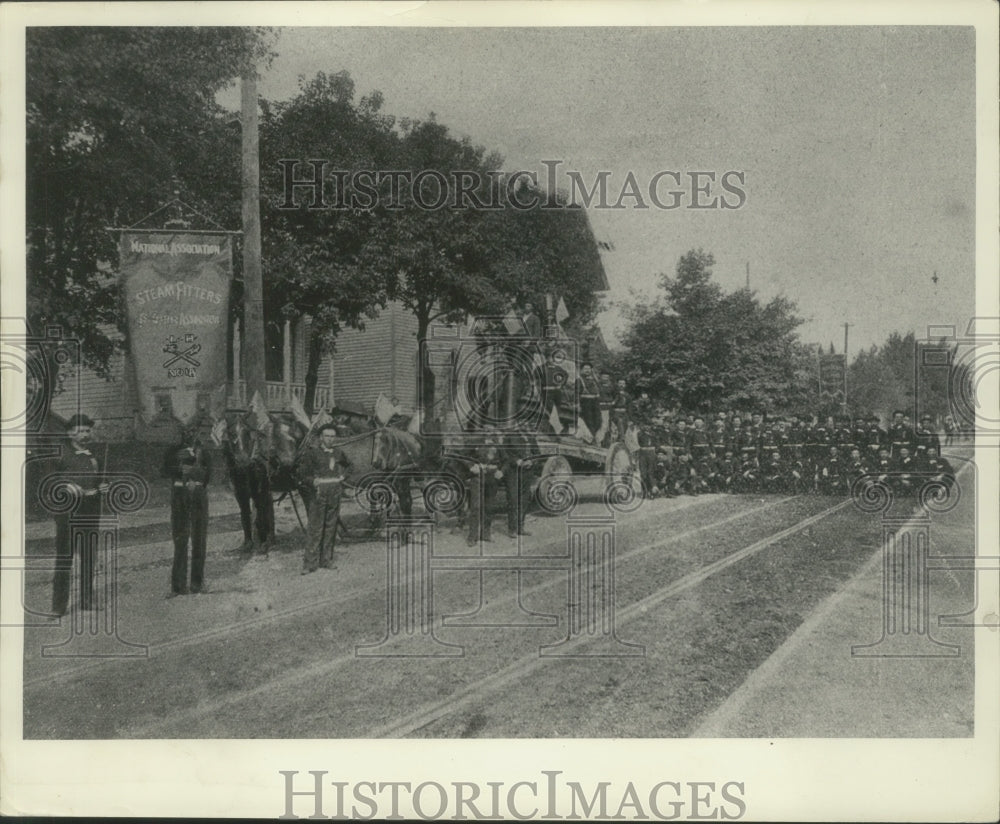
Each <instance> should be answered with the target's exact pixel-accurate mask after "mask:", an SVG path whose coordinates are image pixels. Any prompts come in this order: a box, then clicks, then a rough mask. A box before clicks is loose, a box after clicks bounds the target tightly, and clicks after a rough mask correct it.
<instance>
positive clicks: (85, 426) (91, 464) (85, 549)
mask: <svg viewBox="0 0 1000 824" xmlns="http://www.w3.org/2000/svg"><path fill="white" fill-rule="evenodd" d="M93 428H94V422H93V421H92V420H91V419H90V418H88V417H87V416H86V415H74V416H73V417H72V418H70V419H69V422H68V423H67V424H66V443H65V444H63V446H62V452H61V455H60V457H59V464H58V467H57V470H56V471H57V472H59V473H60V474H62V475H64V476H66V477H67V480H68V482H69V485H70V489H71V490H72V491H73V493H74V494H75V496H76V498H77V505H76V508H75V509H74V510H73V511H72V512H66V513H62V514H59V515H56V516H55V521H56V565H55V574H54V575H53V578H52V612H54V613H55V614H56V615H59V616H62V615H65V614H66V611H67V609H68V607H69V579H70V573H71V572H72V570H73V544H72V533H71V529H70V520H71V518H74V517H99V516H100V514H101V494H102V493H104V492H106V491H107V489H108V485H107V484H106V483H105V482H104V480H103V478H102V477H101V473H103V472H104V471H105V470H106V467H103V466H101V465H100V463H99V462H98V460H97V457H96V456H95V455H94V454H93V453H92V452H91V451H90V442H91V433H92V431H93ZM96 562H97V545H96V543H94V542H91V541H84V542H83V545H82V546H81V548H80V591H79V596H78V605H79V607H80V609H88V610H89V609H94V606H95V604H94V570H95V568H96V565H97V564H96Z"/></svg>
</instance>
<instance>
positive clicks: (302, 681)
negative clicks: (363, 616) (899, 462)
mask: <svg viewBox="0 0 1000 824" xmlns="http://www.w3.org/2000/svg"><path fill="white" fill-rule="evenodd" d="M797 499H798V498H797V497H794V496H793V497H788V498H782V499H778V500H774V501H767V502H765V503H763V504H761V505H758V506H754V507H750V508H748V509H746V510H743V511H741V512H737V513H732V514H729V515H726V516H724V517H722V518H717V519H714V520H709V521H706V522H705V523H702V524H700V525H698V526H696V527H694V528H691V529H687V530H684V531H682V532H678V533H674V534H672V535H669V536H663V537H659V538H657V539H655V540H653V541H648V542H646V543H644V544H642V545H639V546H635V547H632V548H631V549H629V550H627V551H625V552H623V553H621V554H620V555H619V556H618V557H617V563H618V564H627V563H629V562H633V561H637V560H639V559H640V558H643V557H644V556H645V557H646V559H647V561H648V556H650V555H651V554H654V553H658V552H661V551H663V550H665V549H667V548H668V547H670V546H671V545H675V544H685V543H689V542H692V541H694V540H696V539H698V538H699V537H700V536H703V535H705V534H706V533H711V532H713V531H719V530H727V531H730V532H731V531H733V527H734V525H737V529H738V523H739V521H740V520H741V519H745V518H748V517H750V516H753V515H760V514H761V513H766V512H770V511H772V510H776V509H779V508H781V507H782V506H784V505H785V504H787V503H789V502H791V501H794V500H797ZM849 503H850V502H849V501H841V502H838V503H837V504H835V505H833V506H830V507H827V508H825V509H824V510H822V511H821V512H819V513H818V514H816V515H813V516H811V517H808V518H806V519H804V520H800V521H798V522H797V523H795V524H794V525H793V526H791V527H788V528H784V529H779V530H777V531H774V532H772V533H771V534H769V535H768V537H766V538H764V539H761V540H757V541H754V542H751V543H750V544H747V545H744V546H741V547H740V548H739V549H738V550H736V551H734V552H730V553H728V554H726V555H725V556H724V557H722V558H720V559H718V560H716V561H714V562H711V563H708V564H704V565H702V566H701V567H700V568H699V569H698V570H696V571H694V572H692V573H690V574H687V575H684V576H682V577H681V578H679V579H678V580H675V581H672V582H670V583H668V584H666V585H664V586H662V587H660V588H658V589H656V590H655V591H654V592H653V593H651V594H649V595H647V596H645V597H644V598H641V599H639V600H638V601H635V602H633V603H631V604H629V605H627V606H624V607H622V608H620V609H619V611H618V613H617V616H618V617H617V621H618V624H619V625H623V624H625V623H628V622H629V621H631V620H633V619H635V618H639V617H641V616H643V615H645V614H646V613H647V612H649V611H650V610H652V609H654V608H655V607H656V606H657V605H658V604H660V603H662V602H664V601H667V600H669V599H671V598H675V597H677V596H679V595H681V594H682V593H684V592H685V591H687V590H689V589H691V588H693V587H696V586H698V584H700V583H702V582H703V581H705V580H706V579H708V578H710V577H711V576H713V575H715V574H716V573H718V572H721V571H722V570H724V569H727V568H728V567H731V566H732V565H734V564H736V563H738V562H740V561H742V560H744V559H746V558H749V557H750V556H752V555H754V554H755V553H757V552H760V551H761V550H763V549H764V548H766V547H768V546H770V545H772V544H774V543H776V542H778V541H781V540H783V539H784V538H787V537H789V536H791V535H794V534H796V533H798V532H801V531H802V530H806V529H808V528H809V527H810V526H811V525H812V524H814V523H816V522H818V521H820V520H822V519H823V518H826V517H827V516H829V515H830V514H832V513H834V512H837V511H839V510H841V509H843V508H844V507H845V506H847V505H848V504H849ZM559 586H565V581H564V580H557V579H555V578H549V579H548V580H543V581H542V582H540V583H538V584H536V585H534V586H531V587H525V588H524V589H523V590H522V591H521V592H520V593H516V594H512V595H511V596H510V597H511V599H512V600H513V599H515V598H519V597H524V596H527V595H530V594H531V593H532V592H533V591H538V590H542V589H546V588H555V587H559ZM359 597H362V598H364V599H365V600H370V595H368V596H359ZM497 606H502V605H501V604H498V605H497ZM193 640H194V639H192V641H193ZM578 643H580V644H581V645H582V644H586V643H587V641H586V639H581V640H580V641H579V642H578ZM545 660H547V659H541V658H539V657H538V655H537V654H529V655H525V656H523V657H520V658H518V659H517V660H515V661H513V662H512V663H510V664H509V665H507V666H506V667H504V668H503V669H501V670H500V671H499V672H496V673H493V674H490V675H487V676H485V677H481V678H477V679H475V680H474V681H473V682H472V683H470V684H468V685H466V686H465V687H464V688H463V689H461V690H459V691H456V692H452V693H450V694H449V695H447V696H446V697H444V698H443V699H440V700H438V701H434V702H429V703H425V704H422V705H420V706H419V707H418V708H417V709H416V710H414V711H413V712H410V713H407V714H406V715H405V716H402V717H399V718H396V719H394V720H393V721H391V722H388V723H385V724H381V725H379V726H378V727H376V728H372V729H370V730H368V731H367V732H366V733H361V737H379V736H389V737H402V736H405V735H408V734H410V733H412V732H414V731H416V730H418V729H420V728H421V727H424V726H426V725H427V724H429V723H431V722H433V721H435V720H437V719H440V718H442V717H444V716H446V715H448V714H450V713H453V712H456V711H458V710H459V709H461V708H462V707H463V706H465V705H467V704H469V703H470V702H473V701H475V700H477V699H478V698H481V697H482V696H484V695H486V694H488V693H489V692H491V691H495V690H497V689H498V688H501V687H503V686H505V685H507V684H509V683H511V682H513V681H517V680H520V679H523V678H524V677H525V676H527V675H529V674H530V673H531V672H533V671H534V670H536V669H537V668H539V667H540V666H542V665H543V663H544V661H545ZM357 661H358V659H357V658H356V656H355V654H354V651H353V649H352V650H350V651H346V650H344V651H342V652H341V653H340V654H337V655H334V656H332V657H328V658H324V659H323V660H320V661H314V662H312V663H308V664H306V665H305V666H299V667H296V668H295V669H294V670H292V671H290V672H286V673H283V674H281V675H279V676H278V677H275V678H271V679H269V680H265V681H262V682H260V683H257V684H255V685H253V686H252V687H249V688H247V689H241V690H238V691H233V692H230V693H228V694H224V695H222V696H219V697H217V698H215V699H212V700H202V701H199V702H198V704H197V705H196V706H194V707H191V708H185V709H182V710H180V711H177V712H172V713H170V714H169V715H167V716H165V717H162V718H158V719H156V720H153V721H151V722H149V723H146V724H141V725H133V726H131V727H129V728H128V730H127V733H128V735H129V736H134V737H160V736H163V735H170V734H171V732H172V731H173V730H184V729H190V728H191V727H195V728H197V726H199V724H200V722H201V721H203V720H205V719H211V718H215V717H217V716H219V715H221V714H224V713H226V712H228V713H233V712H237V711H239V712H242V710H240V709H239V708H241V707H243V706H245V705H247V704H252V703H255V702H261V701H267V700H269V698H268V696H273V697H275V698H276V697H277V696H281V695H287V694H289V693H290V692H291V693H294V692H299V693H301V692H309V691H310V687H311V685H312V684H322V683H324V681H326V680H327V679H329V678H330V677H331V676H332V675H334V674H335V673H337V672H338V671H342V670H344V668H345V667H347V666H348V665H350V664H352V663H354V662H357Z"/></svg>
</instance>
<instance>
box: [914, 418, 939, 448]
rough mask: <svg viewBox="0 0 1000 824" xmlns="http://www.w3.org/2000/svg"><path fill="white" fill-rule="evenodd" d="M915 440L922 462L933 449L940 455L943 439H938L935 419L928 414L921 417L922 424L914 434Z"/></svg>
mask: <svg viewBox="0 0 1000 824" xmlns="http://www.w3.org/2000/svg"><path fill="white" fill-rule="evenodd" d="M914 440H915V441H916V445H917V453H918V455H919V458H920V459H921V460H923V459H924V458H925V457H926V456H927V454H928V451H929V450H930V448H931V447H935V448H936V449H937V450H938V452H939V453H940V451H941V439H940V438H939V437H938V434H937V432H935V431H934V418H932V417H931V416H930V415H928V414H927V413H926V412H925V413H924V414H923V415H921V416H920V424H919V425H918V426H917V431H916V432H915V433H914Z"/></svg>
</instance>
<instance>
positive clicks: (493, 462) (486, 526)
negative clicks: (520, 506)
mask: <svg viewBox="0 0 1000 824" xmlns="http://www.w3.org/2000/svg"><path fill="white" fill-rule="evenodd" d="M483 431H484V432H485V433H486V436H485V438H484V442H483V445H482V446H478V447H475V448H474V449H473V450H472V452H471V454H470V455H469V459H468V461H467V462H466V471H467V473H468V474H467V478H466V492H467V493H468V501H469V532H468V535H467V536H466V544H468V546H475V545H476V544H478V543H479V542H480V541H492V540H493V535H492V533H493V529H492V527H493V509H494V502H495V500H496V492H497V482H498V481H499V480H500V479H501V478H503V470H502V469H500V465H499V457H500V456H499V452H498V450H497V440H498V439H497V436H496V434H495V432H493V431H492V429H489V428H487V429H484V430H483Z"/></svg>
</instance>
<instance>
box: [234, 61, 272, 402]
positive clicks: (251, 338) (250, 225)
mask: <svg viewBox="0 0 1000 824" xmlns="http://www.w3.org/2000/svg"><path fill="white" fill-rule="evenodd" d="M240 104H241V105H240V125H241V126H242V132H243V139H242V143H243V175H242V177H243V339H242V344H243V345H242V355H243V377H244V379H245V380H246V399H247V401H248V402H249V401H250V399H251V398H252V397H253V395H254V392H260V395H261V397H262V398H264V397H266V386H265V383H264V285H263V280H262V275H261V265H260V153H259V150H258V144H257V76H256V67H255V66H250V67H248V68H247V70H246V71H245V72H244V73H243V77H242V80H241V82H240Z"/></svg>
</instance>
